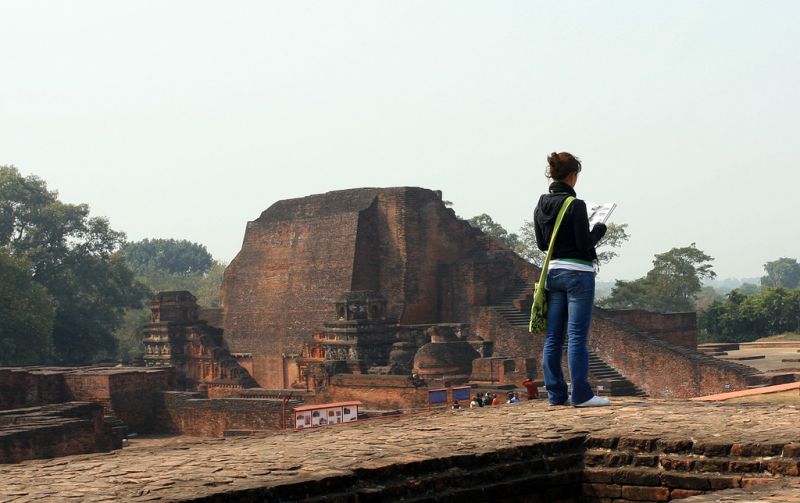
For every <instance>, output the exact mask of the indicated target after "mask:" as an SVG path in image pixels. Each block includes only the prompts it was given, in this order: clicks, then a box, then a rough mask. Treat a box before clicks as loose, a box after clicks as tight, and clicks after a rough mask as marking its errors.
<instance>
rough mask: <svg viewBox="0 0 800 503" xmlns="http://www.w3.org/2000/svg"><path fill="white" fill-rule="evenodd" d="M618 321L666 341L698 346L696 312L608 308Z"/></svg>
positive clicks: (610, 314) (672, 343)
mask: <svg viewBox="0 0 800 503" xmlns="http://www.w3.org/2000/svg"><path fill="white" fill-rule="evenodd" d="M605 313H606V314H607V315H609V316H610V317H611V318H613V319H614V320H616V321H619V322H621V323H624V324H626V325H629V326H631V327H633V328H634V329H636V330H641V331H643V332H647V333H648V334H649V335H651V336H653V337H657V338H659V339H661V340H663V341H664V342H666V343H668V344H671V345H674V346H683V347H686V348H689V349H696V348H697V316H696V315H695V313H666V314H665V313H652V312H649V311H643V310H641V309H627V310H606V311H605Z"/></svg>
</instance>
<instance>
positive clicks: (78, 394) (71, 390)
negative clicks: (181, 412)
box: [0, 367, 172, 432]
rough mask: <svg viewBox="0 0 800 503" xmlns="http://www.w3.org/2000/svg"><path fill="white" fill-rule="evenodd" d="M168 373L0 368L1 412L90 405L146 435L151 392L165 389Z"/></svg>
mask: <svg viewBox="0 0 800 503" xmlns="http://www.w3.org/2000/svg"><path fill="white" fill-rule="evenodd" d="M171 382H172V374H171V369H169V368H165V369H145V368H141V367H41V368H40V367H30V368H14V369H11V368H9V369H2V368H0V401H3V402H4V406H5V408H19V407H26V406H31V405H47V404H57V403H64V402H68V401H80V402H94V403H98V404H100V405H102V407H103V411H104V413H105V414H106V415H109V416H116V417H117V418H119V419H120V420H121V421H123V422H124V423H126V424H127V425H128V426H129V427H130V428H131V429H132V430H133V431H139V432H142V431H144V432H147V431H152V419H153V414H154V413H155V411H154V407H155V403H156V396H157V393H158V392H159V391H161V390H164V389H168V388H169V387H170V385H171Z"/></svg>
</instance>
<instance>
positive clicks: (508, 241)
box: [467, 213, 520, 251]
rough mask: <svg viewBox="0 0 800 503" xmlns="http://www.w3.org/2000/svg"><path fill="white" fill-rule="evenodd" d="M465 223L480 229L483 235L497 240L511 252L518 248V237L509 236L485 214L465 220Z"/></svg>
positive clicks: (514, 235)
mask: <svg viewBox="0 0 800 503" xmlns="http://www.w3.org/2000/svg"><path fill="white" fill-rule="evenodd" d="M467 222H469V224H470V225H471V226H473V227H475V228H477V229H480V230H481V231H482V232H483V233H484V234H487V235H489V236H492V237H493V238H497V239H499V240H500V241H502V242H503V244H505V245H506V246H507V247H509V248H510V249H512V250H514V249H515V248H518V247H519V245H520V241H519V236H518V235H517V234H513V233H512V234H509V233H508V231H507V230H506V228H505V227H503V226H502V225H500V224H499V223H497V222H495V221H494V220H493V219H492V217H490V216H489V215H487V214H486V213H481V214H480V215H477V216H474V217H472V218H470V219H469V220H467ZM515 251H516V250H515Z"/></svg>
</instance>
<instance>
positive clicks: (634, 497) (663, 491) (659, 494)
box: [622, 486, 669, 501]
mask: <svg viewBox="0 0 800 503" xmlns="http://www.w3.org/2000/svg"><path fill="white" fill-rule="evenodd" d="M622 497H623V498H624V499H626V500H629V501H669V489H668V488H666V487H647V486H622Z"/></svg>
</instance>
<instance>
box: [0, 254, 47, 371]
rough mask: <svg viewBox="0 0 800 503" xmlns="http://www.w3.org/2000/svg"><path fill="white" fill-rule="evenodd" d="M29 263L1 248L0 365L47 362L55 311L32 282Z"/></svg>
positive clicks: (45, 292) (43, 291)
mask: <svg viewBox="0 0 800 503" xmlns="http://www.w3.org/2000/svg"><path fill="white" fill-rule="evenodd" d="M30 267H31V265H30V263H29V262H28V261H27V260H25V259H24V258H19V257H12V256H10V255H9V254H8V252H7V251H6V250H3V249H0V365H32V364H36V363H41V362H45V361H48V360H50V358H51V352H52V349H53V318H54V315H55V308H54V306H53V299H52V298H51V297H50V295H49V294H48V293H47V289H46V288H45V287H43V286H42V285H39V284H38V283H36V282H34V281H33V279H32V278H31V274H30Z"/></svg>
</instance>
